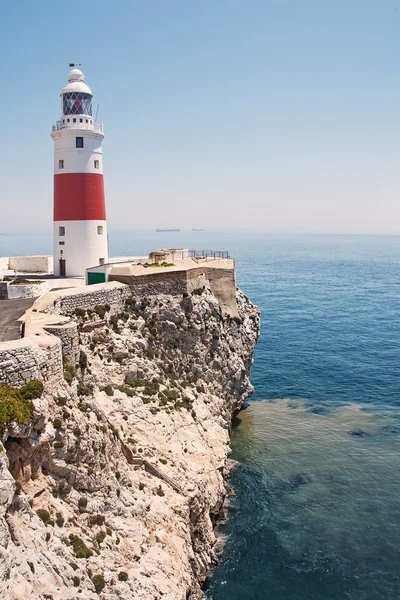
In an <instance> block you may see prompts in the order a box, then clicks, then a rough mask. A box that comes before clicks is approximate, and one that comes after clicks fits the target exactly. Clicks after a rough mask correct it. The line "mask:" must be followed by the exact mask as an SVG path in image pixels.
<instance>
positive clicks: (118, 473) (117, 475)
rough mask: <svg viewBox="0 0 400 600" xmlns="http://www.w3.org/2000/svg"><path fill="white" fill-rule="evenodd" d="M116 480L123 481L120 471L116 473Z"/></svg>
mask: <svg viewBox="0 0 400 600" xmlns="http://www.w3.org/2000/svg"><path fill="white" fill-rule="evenodd" d="M115 479H117V480H119V479H121V473H120V472H119V471H116V472H115Z"/></svg>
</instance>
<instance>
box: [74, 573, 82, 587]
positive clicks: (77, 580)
mask: <svg viewBox="0 0 400 600" xmlns="http://www.w3.org/2000/svg"><path fill="white" fill-rule="evenodd" d="M72 581H73V584H74V587H79V584H80V582H81V580H80V579H79V577H77V576H76V575H74V577H73V579H72Z"/></svg>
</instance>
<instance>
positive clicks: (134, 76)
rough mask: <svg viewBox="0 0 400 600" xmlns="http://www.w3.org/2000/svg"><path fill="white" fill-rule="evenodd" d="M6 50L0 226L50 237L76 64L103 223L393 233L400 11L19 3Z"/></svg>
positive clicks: (373, 6)
mask: <svg viewBox="0 0 400 600" xmlns="http://www.w3.org/2000/svg"><path fill="white" fill-rule="evenodd" d="M0 51H1V57H2V60H1V64H0V77H1V87H0V89H1V94H0V114H1V119H2V124H1V140H2V143H1V145H0V165H1V169H0V174H1V178H0V181H1V186H0V231H18V230H19V231H26V230H29V229H34V230H38V231H49V230H50V229H51V226H52V187H53V158H52V152H53V141H52V139H51V138H50V131H51V126H52V124H53V123H54V122H55V121H56V120H57V119H59V117H60V98H59V93H60V91H61V89H62V87H63V86H64V84H65V83H66V81H67V74H68V70H69V69H68V63H69V62H80V63H82V69H83V71H84V73H85V75H86V81H87V83H88V84H89V86H90V87H91V88H92V91H93V92H94V95H95V99H94V105H95V107H96V106H97V104H98V103H99V104H100V110H99V121H102V122H103V123H104V128H105V134H106V137H105V140H104V143H103V154H104V175H105V186H106V202H107V210H108V222H109V227H110V228H111V229H117V228H124V229H127V228H142V227H143V228H149V227H150V228H155V227H157V226H168V225H174V226H179V227H182V228H185V227H190V228H191V227H193V226H195V227H205V228H213V229H221V228H225V227H227V228H241V229H251V228H254V229H255V228H256V229H265V230H269V231H312V232H356V233H358V232H360V233H362V232H372V233H374V232H376V233H386V232H387V233H400V1H399V0H391V1H388V0H331V1H329V2H328V1H325V0H241V1H238V0H201V1H200V0H196V1H195V0H157V1H156V0H141V1H138V0H130V1H127V0H123V1H120V0H115V1H113V2H111V1H110V0H107V1H104V0H97V1H96V2H91V3H82V2H78V3H72V4H71V3H67V4H65V3H62V2H55V1H54V0H51V1H47V0H46V1H44V0H37V1H36V2H32V0H29V1H23V2H21V1H18V0H16V1H15V2H13V3H12V2H7V3H5V4H4V6H3V8H2V14H1V24H0Z"/></svg>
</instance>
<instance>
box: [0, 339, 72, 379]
mask: <svg viewBox="0 0 400 600" xmlns="http://www.w3.org/2000/svg"><path fill="white" fill-rule="evenodd" d="M36 340H38V341H36ZM38 342H39V343H38ZM62 372H63V360H62V353H61V342H60V341H59V340H58V339H57V338H55V337H53V336H52V337H51V338H49V339H48V340H47V339H43V338H41V339H40V340H39V337H38V338H34V337H29V338H22V339H20V340H13V341H12V342H3V343H2V344H0V383H7V384H9V385H13V386H21V385H24V384H25V383H27V382H28V381H31V380H32V379H40V380H41V381H48V380H49V379H51V378H52V377H61V376H62Z"/></svg>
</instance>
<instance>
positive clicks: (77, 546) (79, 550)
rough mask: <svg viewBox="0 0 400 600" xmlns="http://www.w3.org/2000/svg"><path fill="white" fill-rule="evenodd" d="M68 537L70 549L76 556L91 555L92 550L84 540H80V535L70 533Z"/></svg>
mask: <svg viewBox="0 0 400 600" xmlns="http://www.w3.org/2000/svg"><path fill="white" fill-rule="evenodd" d="M69 539H70V540H71V543H72V549H73V551H74V554H75V556H76V558H90V557H91V556H93V552H92V550H91V549H90V548H88V547H87V546H86V544H85V542H84V541H83V540H81V538H80V537H78V536H77V535H73V534H72V533H71V535H70V536H69Z"/></svg>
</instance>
